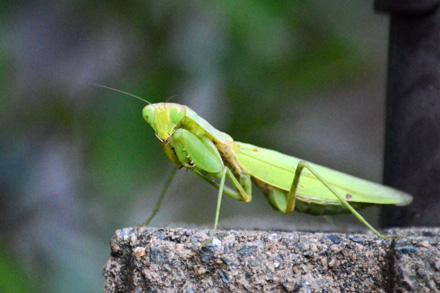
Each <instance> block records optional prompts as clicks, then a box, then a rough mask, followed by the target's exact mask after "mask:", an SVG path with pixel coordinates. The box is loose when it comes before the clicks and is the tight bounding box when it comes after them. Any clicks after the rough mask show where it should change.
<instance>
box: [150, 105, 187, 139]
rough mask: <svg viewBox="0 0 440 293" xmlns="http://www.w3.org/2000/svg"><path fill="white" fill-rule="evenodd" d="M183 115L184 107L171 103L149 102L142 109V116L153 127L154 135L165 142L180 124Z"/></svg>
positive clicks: (184, 112)
mask: <svg viewBox="0 0 440 293" xmlns="http://www.w3.org/2000/svg"><path fill="white" fill-rule="evenodd" d="M185 115H186V110H185V107H183V106H182V105H179V104H172V103H158V104H151V105H148V106H145V107H144V109H143V110H142V117H144V119H145V121H147V123H148V124H150V126H151V127H152V128H153V130H154V132H155V133H156V137H157V138H158V139H159V140H160V141H161V142H165V143H167V142H168V140H169V138H170V137H171V135H173V133H174V131H176V129H177V128H178V127H179V126H180V122H181V121H182V119H183V118H185Z"/></svg>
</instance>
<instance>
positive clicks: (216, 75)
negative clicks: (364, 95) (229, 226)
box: [0, 0, 386, 292]
mask: <svg viewBox="0 0 440 293" xmlns="http://www.w3.org/2000/svg"><path fill="white" fill-rule="evenodd" d="M342 2H343V4H341V3H338V4H333V3H332V2H327V1H323V0H321V1H319V0H313V1H310V0H309V1H287V0H284V1H272V2H269V1H266V2H264V1H246V0H240V1H232V0H227V1H209V2H208V1H98V0H95V1H60V2H49V1H3V4H2V5H1V7H0V24H1V26H0V36H1V37H0V48H1V50H0V106H1V108H2V111H1V113H2V114H1V116H0V117H1V118H0V162H1V163H0V165H1V167H0V183H1V184H0V203H1V205H0V220H1V221H0V223H1V225H2V226H1V233H0V244H2V246H1V247H2V248H1V251H2V253H0V255H1V256H2V257H1V258H0V275H1V276H2V278H1V281H0V288H1V289H2V292H6V291H10V292H17V291H20V290H21V291H29V288H34V289H35V291H39V290H38V289H41V288H44V289H45V291H49V292H79V291H81V292H87V291H89V292H94V291H96V290H102V284H103V281H104V280H103V278H102V277H101V276H100V273H101V268H102V266H103V265H104V264H105V261H106V259H107V258H108V255H109V247H108V241H109V239H110V238H111V235H112V233H113V231H114V230H115V229H117V228H121V227H123V226H125V225H133V224H135V223H138V222H141V221H144V220H145V219H146V217H147V216H148V215H149V214H148V213H149V212H151V211H152V209H153V205H154V203H155V201H156V198H157V195H158V194H159V192H160V190H161V188H162V185H163V183H164V181H165V177H166V176H168V172H169V171H170V170H171V163H170V162H169V161H168V160H167V159H166V157H165V155H164V154H163V153H162V151H161V148H160V145H159V143H157V142H156V141H154V140H155V138H154V135H153V132H152V130H151V129H149V127H148V125H147V124H146V123H144V122H143V120H142V118H141V116H140V112H141V109H142V107H143V104H142V103H141V102H139V101H137V100H135V99H133V98H131V97H127V96H124V95H121V94H120V93H116V92H111V91H106V90H103V89H100V88H95V87H93V86H91V85H90V84H89V83H100V84H105V85H108V86H111V87H115V88H118V89H121V90H125V91H128V92H130V93H133V94H136V95H138V96H141V97H143V98H145V99H147V100H149V101H150V102H160V101H165V100H167V99H168V98H169V97H173V98H172V101H174V102H177V103H182V104H186V105H188V106H190V107H191V108H193V109H194V110H195V111H196V112H197V113H199V114H200V115H201V116H202V117H204V118H206V119H207V120H208V121H210V122H212V123H213V125H214V126H216V127H218V128H219V129H221V130H223V131H226V132H228V133H230V134H231V135H232V136H233V137H234V138H237V139H238V140H240V141H246V142H250V143H255V144H258V145H262V146H266V147H269V148H271V147H275V146H279V145H280V144H281V143H283V144H284V147H285V148H287V149H289V153H292V154H294V153H295V152H296V151H298V152H300V153H301V152H304V151H305V150H307V149H308V148H310V147H309V146H308V145H307V144H304V145H303V146H302V145H295V146H293V144H292V140H289V139H287V138H286V137H280V136H278V137H277V136H275V135H274V132H273V131H272V129H274V128H277V127H278V126H279V124H280V123H285V122H286V121H288V122H287V123H288V124H289V125H290V124H291V125H294V124H297V125H298V124H301V121H303V120H302V119H304V117H307V116H310V115H311V113H307V112H301V111H304V110H301V109H299V110H297V107H299V106H300V105H301V104H307V103H308V101H309V100H310V98H311V97H314V96H322V95H326V93H328V92H332V93H335V92H340V91H341V92H343V91H344V89H345V88H347V87H352V86H353V85H356V84H360V85H359V86H360V87H362V86H363V84H362V82H364V81H365V80H367V81H368V80H376V78H378V79H383V78H384V77H383V71H384V69H383V68H384V64H383V61H384V60H383V57H382V56H383V55H384V53H383V52H384V50H385V49H384V48H385V40H384V39H385V35H386V33H385V30H386V26H385V25H386V22H384V20H383V18H381V17H378V16H374V14H373V11H372V8H371V7H370V3H367V4H365V3H364V1H361V0H358V1H352V0H350V1H349V0H345V1H342ZM372 40H376V42H377V43H381V46H382V48H383V49H382V50H379V51H377V50H378V49H377V48H378V47H380V46H378V45H377V43H375V42H374V41H372ZM381 58H382V59H381ZM378 68H382V70H379V71H378ZM381 74H382V75H381ZM377 76H378V77H377ZM379 94H381V93H380V92H379ZM333 96H334V95H333ZM355 100H356V99H353V101H355ZM332 103H333V102H332ZM332 103H330V104H332ZM372 111H373V113H374V111H376V110H375V109H372ZM369 113H371V112H369ZM344 115H346V114H344ZM318 116H319V115H318ZM283 117H284V118H283ZM285 117H287V118H289V119H288V120H287V119H285ZM370 117H371V116H368V119H370ZM370 122H371V121H369V123H370ZM379 124H380V120H379ZM354 131H362V130H359V129H355V130H354ZM274 137H275V138H274ZM367 138H368V136H367ZM317 139H319V138H317ZM337 141H341V138H340V137H339V136H335V137H334V138H333V140H332V142H337ZM329 144H331V142H330V143H329ZM362 144H365V141H364V140H362V141H360V142H359V144H358V145H362ZM328 147H329V145H323V146H322V148H321V151H320V153H325V152H324V151H325V150H326V149H327V148H328ZM360 153H361V154H358V153H356V154H353V155H352V156H353V157H354V159H355V160H356V159H359V156H360V157H362V154H363V153H364V152H363V151H362V150H361V151H360ZM311 156H313V154H311ZM378 160H380V158H379V159H378ZM372 172H374V171H372ZM182 173H184V175H182V176H181V177H180V179H177V183H174V184H173V186H174V187H172V188H171V189H170V192H169V193H170V195H169V197H167V199H166V201H167V200H168V202H169V203H170V205H169V206H168V208H167V207H165V208H164V209H165V211H162V216H159V217H158V218H157V220H156V223H155V225H166V224H168V223H170V222H179V221H180V222H184V221H188V222H192V223H211V221H212V220H213V217H212V212H213V210H214V209H213V208H214V203H213V199H214V197H210V196H202V197H201V196H200V194H199V193H198V192H197V191H196V189H195V188H196V186H197V187H198V185H199V183H200V182H199V181H198V180H197V179H194V178H192V177H194V176H191V174H189V173H188V174H186V172H182ZM200 188H201V190H203V193H205V192H206V193H210V192H213V190H212V189H209V188H210V187H208V186H207V185H206V184H204V183H200ZM255 189H256V188H255ZM254 198H255V200H254V201H255V206H254V207H248V206H246V207H244V208H243V205H240V206H239V207H238V210H235V212H238V213H241V212H242V213H243V215H247V216H249V215H252V214H256V215H262V214H264V213H268V215H269V216H270V217H272V216H273V217H276V216H275V215H274V214H272V212H273V211H271V209H270V208H269V206H268V205H267V204H266V203H265V202H264V199H262V197H261V196H258V195H257V196H255V197H254ZM204 205H209V208H212V212H210V213H206V212H205V211H206V209H205V207H204ZM235 205H236V203H234V202H232V201H229V202H226V203H224V206H225V207H226V208H224V209H223V210H224V214H223V212H222V216H223V215H224V216H225V217H227V215H228V213H229V214H232V213H234V208H235ZM246 213H247V214H246ZM283 217H286V216H283ZM274 219H275V218H274ZM285 219H287V220H286V221H288V222H290V223H291V222H294V221H293V220H291V218H285ZM306 219H309V218H306ZM208 221H209V222H208ZM277 221H278V220H273V222H272V223H273V224H274V229H277V228H278V227H277V226H276V225H277ZM280 221H281V220H280ZM306 221H308V220H306ZM278 229H282V228H281V227H280V228H278ZM5 251H12V252H14V253H13V255H15V257H16V260H14V259H12V260H11V259H9V258H8V259H6V258H5V257H4V256H5V253H4V252H5ZM24 252H25V253H24ZM19 279H21V280H25V282H24V283H20V282H18V280H19ZM27 280H30V281H29V282H30V283H29V284H28V283H27V282H28V281H27ZM19 284H22V285H19ZM3 289H5V290H3Z"/></svg>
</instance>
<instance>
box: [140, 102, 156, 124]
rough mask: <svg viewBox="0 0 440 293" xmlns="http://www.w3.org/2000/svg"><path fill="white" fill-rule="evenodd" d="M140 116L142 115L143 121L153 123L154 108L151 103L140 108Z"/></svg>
mask: <svg viewBox="0 0 440 293" xmlns="http://www.w3.org/2000/svg"><path fill="white" fill-rule="evenodd" d="M142 117H144V119H145V121H147V123H148V124H150V125H153V121H154V108H153V106H152V105H148V106H145V107H144V109H143V110H142Z"/></svg>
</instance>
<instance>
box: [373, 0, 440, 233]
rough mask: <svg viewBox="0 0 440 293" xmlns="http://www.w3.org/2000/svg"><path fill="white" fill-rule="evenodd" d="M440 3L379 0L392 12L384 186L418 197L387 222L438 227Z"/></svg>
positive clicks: (387, 213) (387, 215)
mask: <svg viewBox="0 0 440 293" xmlns="http://www.w3.org/2000/svg"><path fill="white" fill-rule="evenodd" d="M439 2H440V1H439V0H394V1H392V0H375V9H376V11H380V12H386V13H388V14H390V32H389V35H390V37H389V56H388V87H387V117H386V119H387V125H386V138H385V167H384V184H386V185H390V186H392V187H396V188H398V189H401V190H404V191H407V192H409V193H411V194H412V195H413V196H414V202H413V203H412V204H411V205H410V206H408V207H404V208H393V207H387V208H384V209H383V212H382V217H381V222H382V225H383V226H439V225H440V6H439Z"/></svg>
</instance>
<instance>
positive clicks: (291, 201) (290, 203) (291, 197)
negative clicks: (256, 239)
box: [285, 161, 389, 239]
mask: <svg viewBox="0 0 440 293" xmlns="http://www.w3.org/2000/svg"><path fill="white" fill-rule="evenodd" d="M304 168H306V169H307V170H309V171H310V173H312V174H313V175H314V176H315V177H316V178H317V179H318V180H319V181H321V183H322V184H323V185H324V186H325V187H326V188H327V189H328V190H329V191H330V192H331V193H333V195H334V196H335V197H336V198H337V199H338V200H339V201H340V202H341V203H342V204H343V205H344V206H345V207H346V208H347V209H348V210H349V211H350V212H351V213H352V214H353V215H354V216H355V217H356V218H357V219H358V220H359V221H360V222H361V223H362V224H364V225H365V226H366V227H367V228H368V229H370V230H371V231H372V232H373V233H374V234H376V236H378V237H380V238H382V239H388V238H389V237H386V236H383V235H382V234H380V233H379V232H378V231H377V230H376V229H374V227H373V226H371V225H370V224H369V223H368V222H367V221H366V220H365V219H364V217H362V215H361V214H359V213H358V212H357V211H356V210H355V209H354V208H353V207H352V206H351V205H350V204H349V203H348V202H347V201H346V200H345V198H344V197H343V196H341V195H339V194H338V193H337V192H336V190H335V189H334V188H333V187H331V186H330V185H329V184H328V183H327V182H326V181H325V180H324V179H323V178H322V177H321V176H320V175H319V174H318V173H317V172H315V171H314V170H313V169H312V168H311V167H310V165H309V164H308V163H307V162H306V161H300V162H299V163H298V165H297V167H296V170H295V177H294V178H293V182H292V187H291V188H290V191H289V194H288V196H287V202H286V210H285V212H286V213H290V212H293V211H294V210H295V201H296V191H297V189H298V186H299V181H300V178H301V172H302V170H303V169H304Z"/></svg>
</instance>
